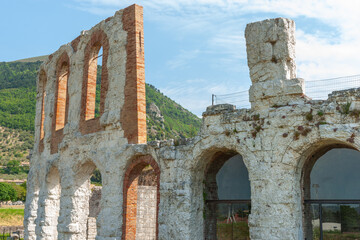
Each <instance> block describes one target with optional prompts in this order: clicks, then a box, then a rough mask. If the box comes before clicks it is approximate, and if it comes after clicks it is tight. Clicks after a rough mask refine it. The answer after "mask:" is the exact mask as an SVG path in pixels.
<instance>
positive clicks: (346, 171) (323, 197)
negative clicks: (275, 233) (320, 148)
mask: <svg viewBox="0 0 360 240" xmlns="http://www.w3.org/2000/svg"><path fill="white" fill-rule="evenodd" d="M359 170H360V152H358V151H356V150H352V149H345V148H339V149H331V150H330V151H328V152H326V153H325V154H324V155H323V156H321V157H320V158H319V159H318V160H317V161H316V162H315V164H314V166H313V168H312V169H311V173H310V184H309V186H308V187H310V199H308V200H305V214H306V215H307V220H309V221H310V222H309V223H310V224H309V225H310V227H311V228H310V229H307V231H311V234H310V236H311V239H314V240H315V239H316V240H317V239H319V240H323V239H324V240H330V239H335V240H340V239H360V174H359ZM307 236H308V239H310V237H309V233H307ZM305 239H306V238H305Z"/></svg>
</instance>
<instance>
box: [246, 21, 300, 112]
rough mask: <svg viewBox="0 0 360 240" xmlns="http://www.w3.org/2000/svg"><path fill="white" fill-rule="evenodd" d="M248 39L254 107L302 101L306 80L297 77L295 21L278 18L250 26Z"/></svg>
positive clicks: (247, 34) (248, 57) (247, 48)
mask: <svg viewBox="0 0 360 240" xmlns="http://www.w3.org/2000/svg"><path fill="white" fill-rule="evenodd" d="M245 38H246V50H247V59H248V66H249V70H250V78H251V81H252V86H251V87H250V90H249V96H250V102H251V108H252V109H255V110H258V109H263V108H269V107H272V106H281V105H287V104H289V103H290V102H292V101H296V100H299V97H300V96H302V95H303V92H304V91H303V89H304V81H303V80H302V79H299V78H296V65H295V23H294V21H292V20H290V19H286V18H276V19H267V20H264V21H261V22H255V23H250V24H248V25H247V26H246V29H245Z"/></svg>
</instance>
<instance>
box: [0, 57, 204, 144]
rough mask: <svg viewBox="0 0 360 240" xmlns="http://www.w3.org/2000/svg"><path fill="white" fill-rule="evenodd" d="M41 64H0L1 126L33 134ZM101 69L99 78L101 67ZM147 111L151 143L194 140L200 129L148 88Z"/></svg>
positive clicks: (185, 113)
mask: <svg viewBox="0 0 360 240" xmlns="http://www.w3.org/2000/svg"><path fill="white" fill-rule="evenodd" d="M35 59H36V58H35ZM23 61H24V60H23ZM40 64H41V61H37V62H18V61H15V62H1V63H0V126H3V127H8V128H12V129H17V130H26V131H30V132H33V129H34V119H35V103H36V77H37V70H38V68H39V66H40ZM98 69H99V71H98V73H99V75H100V73H101V66H99V68H98ZM146 107H147V110H146V112H147V125H148V139H149V140H155V139H158V140H163V139H169V138H180V137H182V138H183V137H193V136H194V135H195V134H196V133H197V131H198V129H199V127H200V124H201V120H200V119H199V118H198V117H197V116H196V115H194V114H192V113H191V112H189V111H188V110H186V109H184V108H183V107H181V106H180V105H179V104H177V103H175V102H174V101H173V100H171V99H170V98H168V97H166V96H165V95H163V94H162V93H161V92H160V91H159V90H158V89H156V88H155V87H154V86H152V85H149V84H147V85H146Z"/></svg>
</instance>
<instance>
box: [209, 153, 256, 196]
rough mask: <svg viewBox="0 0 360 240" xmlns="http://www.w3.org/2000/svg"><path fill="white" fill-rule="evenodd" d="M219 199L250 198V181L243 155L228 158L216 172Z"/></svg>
mask: <svg viewBox="0 0 360 240" xmlns="http://www.w3.org/2000/svg"><path fill="white" fill-rule="evenodd" d="M216 183H217V187H218V199H219V200H237V199H248V200H250V181H249V174H248V171H247V168H246V166H245V164H244V161H243V159H242V157H241V155H235V156H234V157H232V158H230V159H229V160H227V161H226V162H225V163H224V165H223V166H222V167H221V169H220V170H219V172H218V173H217V174H216Z"/></svg>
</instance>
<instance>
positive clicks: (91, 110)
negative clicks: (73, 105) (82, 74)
mask: <svg viewBox="0 0 360 240" xmlns="http://www.w3.org/2000/svg"><path fill="white" fill-rule="evenodd" d="M90 54H91V55H90V58H89V70H88V78H87V93H86V112H85V120H90V119H93V118H95V117H99V116H100V95H101V73H102V71H101V70H102V59H103V58H102V55H103V48H102V46H101V45H100V44H95V45H94V46H93V48H92V51H91V53H90Z"/></svg>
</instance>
